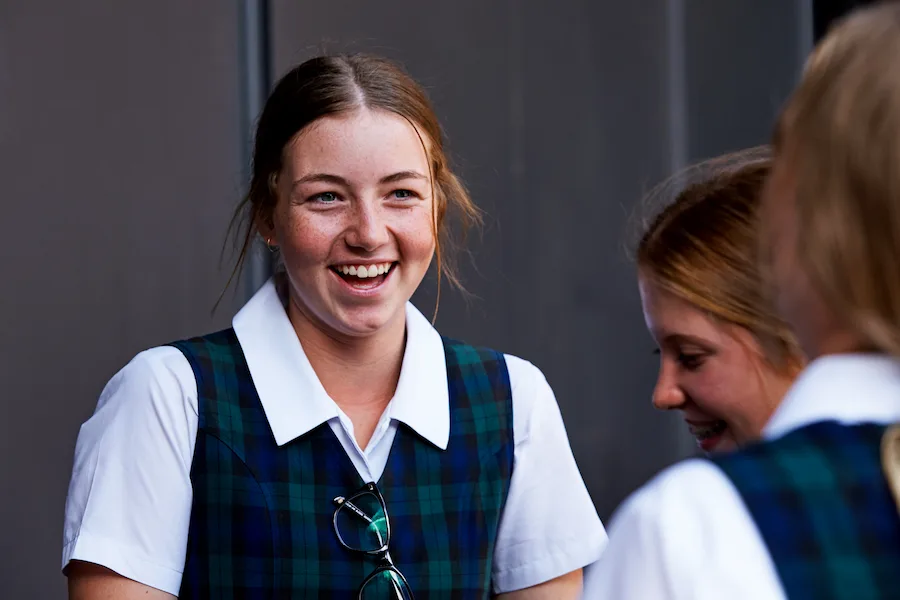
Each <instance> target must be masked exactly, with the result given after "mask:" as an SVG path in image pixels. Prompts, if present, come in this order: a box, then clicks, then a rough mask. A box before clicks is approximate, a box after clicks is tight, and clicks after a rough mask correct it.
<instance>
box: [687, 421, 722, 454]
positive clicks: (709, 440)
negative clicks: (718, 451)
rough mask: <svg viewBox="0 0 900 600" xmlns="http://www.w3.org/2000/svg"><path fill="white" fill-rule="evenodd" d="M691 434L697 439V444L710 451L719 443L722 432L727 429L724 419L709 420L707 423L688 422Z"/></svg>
mask: <svg viewBox="0 0 900 600" xmlns="http://www.w3.org/2000/svg"><path fill="white" fill-rule="evenodd" d="M688 427H689V428H690V430H691V435H693V436H694V438H695V439H696V440H697V445H698V446H700V448H701V449H702V450H704V451H705V452H710V451H712V450H713V449H715V447H716V446H718V445H719V442H720V441H721V440H722V434H724V433H725V430H726V429H728V424H727V423H726V422H725V421H710V422H708V423H696V422H689V423H688Z"/></svg>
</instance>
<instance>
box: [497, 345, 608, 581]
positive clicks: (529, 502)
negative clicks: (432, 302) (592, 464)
mask: <svg viewBox="0 0 900 600" xmlns="http://www.w3.org/2000/svg"><path fill="white" fill-rule="evenodd" d="M506 363H507V366H508V369H509V376H510V383H511V386H512V396H513V435H514V438H515V467H514V469H513V474H512V480H511V482H510V488H509V495H508V497H507V501H506V505H505V508H504V511H503V516H502V518H501V522H500V530H499V533H498V537H497V545H496V550H495V554H494V567H493V580H494V592H495V593H498V594H499V593H505V592H511V591H515V590H520V589H524V588H527V587H531V586H534V585H538V584H540V583H544V582H546V581H550V580H551V579H555V578H557V577H560V576H562V575H565V574H566V573H570V572H572V571H575V570H576V569H580V568H582V567H585V566H587V565H589V564H591V563H593V562H594V561H596V560H597V559H598V558H599V557H600V555H601V553H602V552H603V548H604V546H605V545H606V532H605V530H604V528H603V524H602V523H601V522H600V518H599V517H598V516H597V510H596V508H595V507H594V504H593V502H592V501H591V498H590V496H589V495H588V491H587V488H586V487H585V485H584V481H583V479H582V478H581V473H580V472H579V471H578V466H577V465H576V464H575V457H574V456H573V455H572V449H571V447H570V445H569V439H568V436H567V435H566V429H565V425H564V424H563V420H562V415H561V414H560V411H559V406H558V404H557V403H556V397H555V396H554V395H553V390H552V389H551V388H550V385H549V384H548V383H547V380H546V379H545V378H544V375H543V374H542V373H541V372H540V370H538V369H537V367H535V366H534V365H532V364H531V363H529V362H527V361H524V360H522V359H520V358H517V357H514V356H506Z"/></svg>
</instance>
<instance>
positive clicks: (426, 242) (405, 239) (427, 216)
mask: <svg viewBox="0 0 900 600" xmlns="http://www.w3.org/2000/svg"><path fill="white" fill-rule="evenodd" d="M432 227H433V225H432V222H431V211H426V210H416V211H410V212H409V213H407V214H405V215H400V216H399V217H398V218H397V219H396V220H395V221H394V226H393V227H392V229H393V230H394V236H395V237H396V239H397V243H398V244H399V246H400V251H401V253H402V254H403V258H404V259H405V260H426V261H427V260H430V259H431V255H432V254H433V253H434V248H435V241H434V230H433V229H432Z"/></svg>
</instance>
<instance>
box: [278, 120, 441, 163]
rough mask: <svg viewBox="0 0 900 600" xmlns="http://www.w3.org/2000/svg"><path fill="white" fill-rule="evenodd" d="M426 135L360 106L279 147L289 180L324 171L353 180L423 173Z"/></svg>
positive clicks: (312, 126) (405, 122)
mask: <svg viewBox="0 0 900 600" xmlns="http://www.w3.org/2000/svg"><path fill="white" fill-rule="evenodd" d="M425 144H427V141H426V137H425V136H424V135H421V137H420V134H419V132H417V130H416V128H415V127H413V125H412V124H411V123H410V122H409V121H408V120H406V119H405V118H403V117H402V116H400V115H397V114H394V113H391V112H388V111H382V110H370V109H366V108H362V109H358V110H354V111H351V112H347V113H342V114H338V115H330V116H327V117H322V118H321V119H318V120H317V121H315V122H313V123H311V124H310V125H308V126H307V127H305V128H304V129H303V130H302V131H300V132H299V133H298V134H297V135H295V136H294V138H293V139H292V140H291V141H290V142H289V143H288V145H287V146H286V147H285V156H284V168H285V169H286V170H288V171H290V172H292V173H293V175H295V176H303V175H305V174H309V173H329V174H335V175H341V176H345V177H346V176H350V175H352V176H355V177H356V178H366V177H377V178H380V177H382V176H384V175H385V174H390V173H396V172H400V171H407V170H416V171H419V172H421V173H422V174H423V175H428V157H427V155H426V145H425Z"/></svg>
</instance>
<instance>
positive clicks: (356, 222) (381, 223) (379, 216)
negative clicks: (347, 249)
mask: <svg viewBox="0 0 900 600" xmlns="http://www.w3.org/2000/svg"><path fill="white" fill-rule="evenodd" d="M345 239H346V241H347V245H348V246H351V247H353V248H356V249H359V250H362V251H364V252H374V251H375V250H378V249H379V248H380V247H381V246H383V245H385V244H387V243H388V241H389V240H390V234H389V232H388V227H387V222H386V221H385V215H384V212H383V209H382V208H381V206H379V205H378V203H377V202H368V201H360V202H357V203H356V205H355V207H354V210H353V213H352V216H351V223H350V226H349V227H348V229H347V233H346V237H345Z"/></svg>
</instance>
